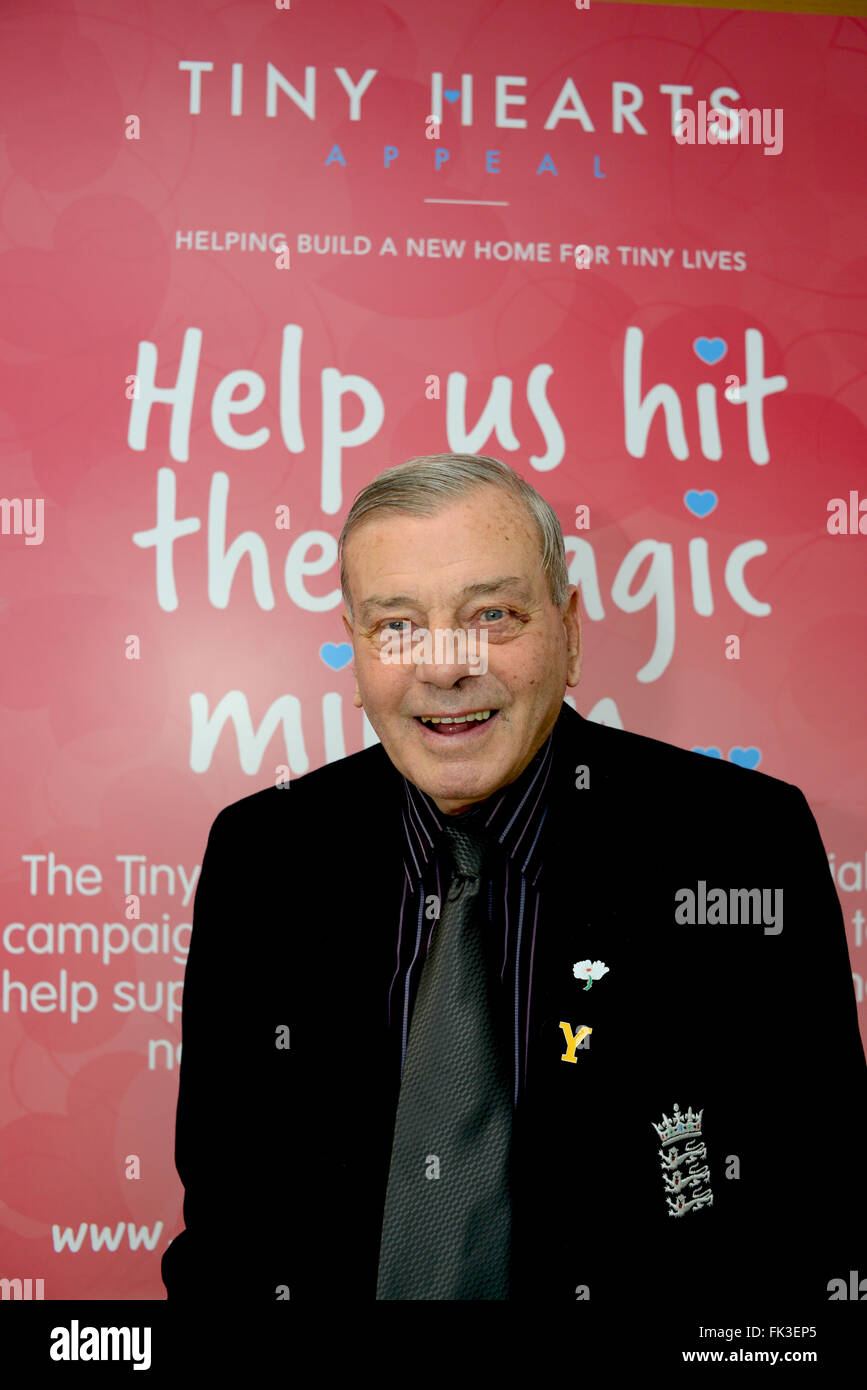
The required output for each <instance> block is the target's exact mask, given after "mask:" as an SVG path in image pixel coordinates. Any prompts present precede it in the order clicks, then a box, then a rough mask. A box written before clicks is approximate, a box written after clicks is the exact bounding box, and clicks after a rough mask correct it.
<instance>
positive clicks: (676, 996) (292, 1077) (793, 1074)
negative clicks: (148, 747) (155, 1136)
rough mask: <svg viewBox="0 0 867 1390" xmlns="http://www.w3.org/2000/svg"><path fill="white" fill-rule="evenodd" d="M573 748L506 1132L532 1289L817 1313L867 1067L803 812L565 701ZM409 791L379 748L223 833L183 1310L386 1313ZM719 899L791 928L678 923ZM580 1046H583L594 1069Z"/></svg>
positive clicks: (201, 898) (195, 1054)
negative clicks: (779, 909) (381, 1271)
mask: <svg viewBox="0 0 867 1390" xmlns="http://www.w3.org/2000/svg"><path fill="white" fill-rule="evenodd" d="M561 727H562V729H563V732H564V738H563V742H562V747H561V753H560V757H559V759H558V763H557V765H556V766H555V768H554V769H552V776H551V787H552V793H551V794H552V798H553V804H552V810H551V812H550V814H551V815H555V816H556V827H557V833H556V837H555V838H554V840H553V842H552V843H549V847H548V849H547V852H546V858H545V871H544V876H543V884H542V914H543V917H541V918H540V929H539V933H538V937H537V941H536V948H535V958H534V965H533V978H532V995H531V1006H530V1007H531V1014H530V1035H529V1047H528V1057H527V1090H526V1095H525V1096H524V1097H523V1099H522V1102H521V1104H520V1106H519V1109H518V1111H517V1113H516V1116H515V1127H514V1179H513V1183H514V1188H513V1210H514V1217H513V1261H514V1276H513V1277H514V1293H513V1297H514V1299H516V1300H521V1301H528V1300H533V1301H539V1302H550V1301H555V1302H557V1301H565V1302H573V1303H574V1302H575V1301H576V1299H579V1298H582V1299H583V1298H587V1297H589V1300H590V1301H589V1307H590V1308H592V1309H593V1310H595V1311H598V1312H599V1313H600V1314H604V1313H605V1312H606V1311H607V1312H609V1313H615V1312H617V1313H621V1314H622V1313H626V1314H629V1313H630V1310H632V1311H633V1312H635V1311H637V1310H639V1309H641V1310H643V1311H644V1312H645V1314H646V1313H648V1312H650V1313H652V1314H653V1315H655V1314H656V1313H658V1314H659V1316H661V1317H665V1318H667V1319H669V1320H670V1319H671V1318H672V1317H675V1316H676V1315H677V1313H678V1312H679V1311H680V1310H683V1309H686V1308H687V1307H689V1308H692V1309H694V1310H695V1311H696V1312H697V1314H698V1315H699V1316H700V1317H702V1318H703V1319H704V1318H705V1316H706V1318H707V1319H708V1320H711V1321H713V1320H715V1319H716V1318H717V1317H720V1316H722V1312H723V1309H724V1308H725V1307H727V1306H728V1305H730V1304H731V1305H732V1306H735V1307H736V1308H737V1309H738V1310H740V1312H741V1316H742V1318H746V1317H747V1316H754V1315H755V1314H756V1313H758V1312H760V1311H763V1310H767V1311H770V1310H771V1309H780V1310H781V1311H783V1312H785V1313H786V1314H788V1315H789V1318H790V1320H791V1318H792V1317H794V1316H795V1313H796V1312H797V1314H798V1316H799V1317H805V1318H807V1320H808V1321H809V1317H810V1315H811V1314H814V1313H816V1312H818V1311H820V1310H822V1309H825V1310H827V1308H828V1292H827V1284H828V1281H829V1280H831V1279H833V1278H837V1277H842V1278H844V1279H846V1280H848V1277H849V1274H848V1272H849V1270H850V1269H853V1268H857V1267H858V1262H859V1259H860V1263H861V1273H862V1275H865V1274H867V1259H865V1253H864V1242H863V1223H862V1222H861V1219H860V1216H859V1215H858V1212H859V1207H860V1203H859V1200H858V1196H857V1193H858V1190H859V1185H860V1181H861V1178H862V1177H863V1174H864V1172H865V1171H867V1136H865V1122H864V1101H865V1085H864V1083H865V1061H864V1052H863V1049H862V1045H861V1040H860V1036H859V1032H858V1026H857V1018H856V1007H855V1000H854V993H853V986H852V979H851V970H850V964H849V958H848V951H847V945H846V937H845V930H844V925H843V921H842V916H841V911H840V906H839V903H838V900H837V895H836V892H835V889H834V885H833V880H832V877H831V873H830V870H829V867H828V862H827V857H826V855H825V852H824V849H823V846H822V842H821V839H820V836H819V833H818V830H817V827H816V823H815V820H814V819H813V816H812V814H811V813H810V810H809V808H808V806H807V803H806V801H805V799H804V796H803V794H802V793H801V792H800V791H799V790H798V789H797V788H796V787H794V786H791V785H790V784H788V783H786V782H782V781H780V780H778V779H776V778H772V777H768V776H765V775H763V774H762V773H759V772H755V771H748V770H745V769H743V768H740V767H737V766H734V765H732V764H730V763H726V762H722V761H717V760H712V759H710V758H705V757H703V756H701V755H699V754H694V753H690V752H686V751H684V750H681V749H679V748H675V747H673V746H670V745H668V744H665V743H661V742H659V741H657V740H654V739H650V738H646V737H643V736H640V735H637V734H633V733H627V732H623V731H620V730H616V729H610V728H606V727H603V726H600V725H597V724H594V723H592V722H590V721H588V720H585V719H583V718H582V717H581V716H580V715H578V714H577V713H575V712H574V711H573V710H571V709H570V708H569V707H568V706H565V705H564V708H563V715H562V718H561V720H560V724H559V725H558V729H559V728H561ZM580 765H586V767H587V768H588V769H589V782H590V785H589V787H585V788H582V789H579V788H577V787H576V785H575V784H576V774H575V769H576V768H577V767H579V766H580ZM399 783H400V778H399V774H398V773H397V771H396V769H395V768H394V767H393V765H392V764H391V763H390V761H389V759H388V757H387V756H386V753H385V751H384V749H383V748H382V746H381V745H379V744H377V745H376V746H374V747H372V748H369V749H366V750H365V751H363V752H360V753H356V754H353V755H352V756H350V757H347V758H344V759H343V760H342V761H340V762H337V763H332V764H330V765H328V766H326V767H323V768H320V769H318V770H317V771H315V772H312V773H310V774H308V775H307V776H305V777H303V778H301V779H299V780H297V781H295V782H293V783H292V784H291V786H289V787H288V788H276V787H275V788H269V789H267V790H264V791H260V792H257V793H255V794H253V795H251V796H248V797H245V798H244V799H242V800H241V801H238V802H236V803H235V804H234V805H232V806H229V807H227V808H226V809H225V810H223V811H222V812H221V813H220V814H219V815H218V816H217V818H216V820H215V821H214V824H213V826H212V829H211V833H210V838H209V841H208V846H207V851H206V853H205V857H204V860H203V865H202V872H201V877H200V881H199V885H198V889H197V894H196V900H195V910H194V923H193V933H192V939H191V945H190V951H189V956H188V961H187V969H186V982H185V990H184V1004H183V1052H182V1061H181V1067H180V1087H179V1098H178V1110H177V1132H176V1164H177V1170H178V1173H179V1175H180V1177H181V1180H182V1182H183V1184H184V1187H185V1201H184V1220H185V1230H183V1231H182V1233H181V1234H180V1235H178V1236H177V1237H176V1238H175V1239H174V1240H173V1241H172V1243H171V1245H170V1246H169V1247H168V1249H167V1250H166V1251H165V1253H164V1255H163V1258H162V1272H163V1279H164V1282H165V1285H166V1288H167V1290H168V1294H169V1299H170V1300H178V1301H181V1300H190V1301H195V1300H197V1299H199V1298H203V1299H205V1300H207V1301H208V1302H209V1303H210V1305H211V1307H213V1300H214V1298H215V1296H217V1295H219V1297H220V1298H221V1299H223V1300H226V1299H229V1300H232V1301H236V1302H237V1301H240V1302H244V1303H249V1304H251V1305H258V1306H260V1307H263V1306H266V1305H267V1304H269V1303H270V1304H273V1303H274V1302H275V1300H277V1299H279V1298H281V1297H286V1296H287V1295H288V1297H289V1298H290V1299H291V1300H293V1301H296V1300H305V1301H321V1302H325V1301H332V1300H334V1299H339V1300H341V1301H344V1300H346V1299H351V1300H352V1301H353V1302H358V1301H367V1300H373V1299H374V1298H375V1290H376V1272H377V1259H378V1251H379V1237H380V1229H381V1220H382V1209H383V1201H384V1197H385V1189H386V1182H387V1178H388V1165H389V1158H390V1151H391V1140H392V1133H393V1124H394V1113H395V1107H396V1104H397V1096H398V1087H399V1079H400V1027H399V1023H398V1024H396V1025H395V1026H394V1027H393V1029H391V1030H389V1029H388V1028H387V1027H386V1008H385V1001H386V995H387V991H388V986H389V983H390V981H391V978H392V976H393V974H394V969H395V958H396V956H395V944H396V924H397V921H398V917H399V911H400V901H401V891H402V867H401V849H402V843H403V842H402V838H401V836H402V829H401V824H400V819H399V807H400V804H401V798H400V785H399ZM699 880H703V881H704V882H705V884H706V887H707V891H708V892H710V890H711V889H712V888H723V889H725V890H726V893H728V890H729V889H732V888H745V889H749V888H754V887H758V888H767V889H772V890H773V889H778V888H781V889H782V890H783V927H782V930H781V931H780V932H779V933H777V934H773V933H772V932H769V931H765V929H764V926H763V925H761V924H759V925H726V926H723V925H718V926H713V925H693V926H689V925H678V924H677V923H676V922H675V907H676V903H675V894H676V893H677V892H678V890H680V889H682V888H691V889H692V890H693V891H694V892H695V891H697V887H698V882H699ZM584 958H590V959H591V960H593V959H597V958H598V959H601V960H602V961H604V962H605V963H606V964H607V965H608V967H609V970H608V973H607V974H606V975H604V976H603V977H602V978H601V979H600V980H598V981H597V982H596V983H594V984H593V986H592V987H591V989H590V990H585V989H584V987H583V985H582V984H580V983H579V982H578V981H577V980H576V979H575V978H574V975H573V971H572V967H573V965H574V963H575V962H576V961H578V960H581V959H584ZM561 1023H567V1024H568V1025H569V1026H570V1028H571V1029H573V1030H577V1029H578V1027H579V1026H581V1025H586V1026H588V1027H591V1028H592V1030H593V1031H592V1034H590V1035H589V1046H588V1047H586V1048H579V1049H578V1050H577V1052H576V1053H575V1058H576V1060H575V1061H574V1062H569V1061H564V1060H563V1059H564V1056H565V1055H566V1054H567V1053H568V1047H567V1045H566V1034H565V1031H564V1029H563V1028H561V1026H560V1025H561ZM281 1029H288V1030H289V1033H288V1042H289V1046H288V1047H278V1046H277V1039H278V1036H280V1030H281ZM282 1036H283V1038H284V1041H285V1037H286V1035H285V1033H284V1034H283V1035H282ZM675 1104H677V1105H678V1106H679V1107H680V1110H681V1112H685V1111H686V1110H687V1108H688V1107H692V1108H693V1110H701V1111H702V1112H703V1121H702V1139H703V1142H704V1145H705V1148H706V1160H705V1162H706V1164H707V1166H708V1168H709V1182H710V1188H711V1190H712V1194H713V1202H712V1204H709V1205H705V1206H703V1207H700V1208H697V1209H694V1210H690V1211H688V1212H686V1213H685V1214H683V1215H679V1216H672V1215H671V1214H670V1208H669V1205H668V1203H667V1201H666V1187H665V1184H664V1178H663V1172H662V1164H661V1161H660V1158H659V1151H660V1140H659V1137H658V1135H657V1133H656V1131H655V1130H654V1128H653V1124H654V1122H655V1123H657V1124H661V1123H662V1119H663V1115H667V1116H672V1115H673V1108H674V1106H675ZM684 1171H685V1170H684ZM704 1187H705V1189H706V1187H707V1184H705V1185H704ZM694 1190H695V1189H693V1191H694ZM281 1291H282V1292H281ZM585 1291H586V1292H585Z"/></svg>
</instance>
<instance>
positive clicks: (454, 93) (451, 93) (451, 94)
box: [443, 87, 460, 101]
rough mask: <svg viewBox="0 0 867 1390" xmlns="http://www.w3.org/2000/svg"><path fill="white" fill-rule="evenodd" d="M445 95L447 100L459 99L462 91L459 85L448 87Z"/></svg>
mask: <svg viewBox="0 0 867 1390" xmlns="http://www.w3.org/2000/svg"><path fill="white" fill-rule="evenodd" d="M443 96H444V97H445V99H446V101H457V99H458V97H459V96H460V92H459V90H458V88H457V87H446V89H445V91H444V92H443Z"/></svg>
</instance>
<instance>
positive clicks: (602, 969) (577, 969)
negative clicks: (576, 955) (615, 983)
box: [572, 960, 608, 993]
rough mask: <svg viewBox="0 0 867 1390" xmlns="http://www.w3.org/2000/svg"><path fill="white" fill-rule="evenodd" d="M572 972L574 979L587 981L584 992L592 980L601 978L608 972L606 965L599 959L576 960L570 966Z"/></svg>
mask: <svg viewBox="0 0 867 1390" xmlns="http://www.w3.org/2000/svg"><path fill="white" fill-rule="evenodd" d="M572 974H573V975H574V976H575V979H576V980H586V981H587V983H586V985H585V986H584V990H585V993H586V991H587V990H588V989H590V987H591V986H592V984H593V981H594V980H601V979H602V976H603V975H607V974H608V966H607V965H606V964H605V962H604V961H601V960H577V961H576V962H575V964H574V965H573V966H572Z"/></svg>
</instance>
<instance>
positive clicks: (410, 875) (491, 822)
mask: <svg viewBox="0 0 867 1390" xmlns="http://www.w3.org/2000/svg"><path fill="white" fill-rule="evenodd" d="M555 731H556V725H555V728H554V729H552V730H551V733H550V734H549V735H548V737H547V739H546V740H545V742H544V743H543V744H542V747H541V748H540V749H539V750H538V752H537V753H536V754H535V756H534V757H533V758H532V759H531V760H530V762H529V763H528V764H527V766H526V767H525V768H524V771H523V772H522V773H521V775H520V777H518V778H517V779H516V780H515V781H514V782H512V783H510V785H509V786H507V787H501V788H500V790H499V791H496V792H494V793H493V794H492V795H491V796H489V797H488V798H487V799H486V800H485V801H482V802H479V803H478V804H477V805H476V806H474V807H473V808H472V810H471V811H469V812H466V813H464V814H466V815H468V816H471V817H472V822H473V823H476V822H478V824H479V828H480V829H482V830H484V832H485V834H486V835H487V836H490V837H491V839H492V840H493V841H494V842H495V843H497V844H499V846H500V848H501V850H502V852H503V854H505V855H506V856H508V858H509V859H510V860H511V861H512V862H513V864H514V866H515V867H516V868H517V870H518V872H519V873H521V874H523V875H525V877H527V878H528V879H529V881H530V882H531V883H535V882H536V880H537V878H538V876H539V873H540V871H541V868H542V843H543V836H542V833H541V832H542V828H543V826H544V824H545V821H546V817H547V814H548V807H549V800H550V798H549V783H550V778H551V769H552V767H553V764H554V734H555ZM400 781H401V783H402V793H403V805H402V808H401V810H402V818H403V828H404V854H403V863H404V872H405V874H406V878H407V882H408V884H409V886H410V888H412V889H416V888H417V887H418V885H419V883H420V882H421V881H422V878H423V876H424V874H425V872H426V870H427V869H428V868H429V867H430V866H431V865H432V864H433V862H434V861H435V859H436V857H437V853H438V851H439V848H440V846H441V844H442V837H443V835H444V832H445V828H446V826H447V825H450V824H460V822H461V821H462V820H463V815H459V816H447V815H445V814H444V813H443V812H442V811H440V810H439V808H438V807H437V805H436V803H435V802H434V801H433V800H432V798H431V797H430V796H428V794H427V792H423V791H422V790H421V789H420V788H419V787H417V786H415V784H414V783H413V782H410V781H409V780H408V779H407V778H406V777H404V776H402V775H401V778H400Z"/></svg>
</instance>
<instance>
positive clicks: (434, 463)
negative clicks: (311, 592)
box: [337, 454, 569, 619]
mask: <svg viewBox="0 0 867 1390" xmlns="http://www.w3.org/2000/svg"><path fill="white" fill-rule="evenodd" d="M486 485H487V486H492V487H499V488H502V489H503V491H505V492H510V493H511V494H512V495H513V496H514V497H515V498H517V500H518V501H519V502H520V503H521V504H522V505H523V506H524V508H525V510H526V512H527V514H528V515H529V517H530V518H531V520H532V522H533V524H534V525H535V527H536V530H537V532H538V535H539V550H540V552H541V560H542V569H543V571H544V572H545V574H546V576H547V579H548V590H549V592H550V595H551V602H552V603H553V604H554V605H555V607H557V608H562V606H563V604H564V603H565V602H566V598H567V594H568V589H569V571H568V569H567V567H566V548H565V546H564V544H563V532H562V530H561V528H560V522H559V519H558V517H557V513H556V512H555V511H554V508H553V507H551V506H550V505H549V504H548V503H547V502H546V501H545V499H544V497H542V496H541V494H540V493H538V492H537V491H536V489H535V488H534V487H531V485H530V484H529V483H528V482H525V480H524V479H523V478H522V477H521V475H520V473H516V472H515V470H514V468H510V467H509V465H508V464H507V463H501V461H500V460H499V459H495V458H490V457H488V456H487V455H485V454H422V455H420V456H419V457H418V458H412V459H408V460H407V461H406V463H398V464H395V466H394V467H393V468H386V469H385V470H384V471H383V472H382V473H379V474H377V476H376V477H375V478H374V479H373V481H372V482H369V483H368V484H367V486H366V487H364V488H362V489H361V492H359V494H358V496H357V497H356V499H355V501H354V502H353V504H352V506H351V507H350V509H349V515H348V516H347V518H346V520H345V521H344V523H343V528H342V530H341V532H340V538H339V540H338V542H337V553H338V555H339V556H340V588H341V591H342V594H343V601H344V603H345V604H346V607H347V609H348V610H349V616H350V619H352V604H351V602H350V594H349V584H348V581H347V575H346V559H345V555H344V550H345V547H346V542H347V540H348V539H349V537H350V535H351V534H352V532H353V530H354V529H355V527H356V526H357V525H358V524H359V523H360V522H361V520H362V519H363V518H364V517H366V516H369V515H370V513H371V512H374V511H377V510H383V511H389V512H404V513H407V514H409V515H411V516H435V515H436V514H437V513H438V512H440V511H442V509H443V508H444V507H446V506H448V504H449V503H450V502H452V501H455V500H456V499H457V498H460V497H466V496H467V494H468V493H471V492H474V491H475V490H476V489H477V488H479V487H483V486H486Z"/></svg>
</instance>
